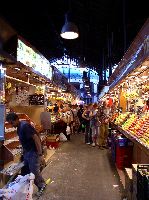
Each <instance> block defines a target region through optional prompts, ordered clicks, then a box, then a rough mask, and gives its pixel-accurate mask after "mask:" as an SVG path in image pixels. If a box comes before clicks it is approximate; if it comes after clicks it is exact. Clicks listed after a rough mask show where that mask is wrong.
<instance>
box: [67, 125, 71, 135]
mask: <svg viewBox="0 0 149 200" xmlns="http://www.w3.org/2000/svg"><path fill="white" fill-rule="evenodd" d="M66 134H67V135H70V126H68V125H67V128H66Z"/></svg>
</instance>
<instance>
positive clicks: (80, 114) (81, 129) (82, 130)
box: [77, 105, 85, 133]
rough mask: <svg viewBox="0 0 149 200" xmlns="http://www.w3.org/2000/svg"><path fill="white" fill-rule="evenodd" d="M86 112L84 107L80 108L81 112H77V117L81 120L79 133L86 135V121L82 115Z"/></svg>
mask: <svg viewBox="0 0 149 200" xmlns="http://www.w3.org/2000/svg"><path fill="white" fill-rule="evenodd" d="M83 112H84V108H83V105H80V106H79V110H78V112H77V116H78V119H79V128H78V133H85V128H84V127H85V125H84V123H83V122H84V119H83V117H82V114H83Z"/></svg>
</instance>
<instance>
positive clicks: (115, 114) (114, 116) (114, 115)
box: [111, 113, 119, 122]
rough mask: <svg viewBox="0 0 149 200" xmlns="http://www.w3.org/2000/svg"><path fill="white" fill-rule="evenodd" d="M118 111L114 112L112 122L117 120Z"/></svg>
mask: <svg viewBox="0 0 149 200" xmlns="http://www.w3.org/2000/svg"><path fill="white" fill-rule="evenodd" d="M118 115H119V114H118V113H114V114H113V115H112V117H111V122H114V121H115V119H116V118H117V117H118Z"/></svg>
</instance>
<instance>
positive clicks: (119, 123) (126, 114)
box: [115, 112, 129, 126]
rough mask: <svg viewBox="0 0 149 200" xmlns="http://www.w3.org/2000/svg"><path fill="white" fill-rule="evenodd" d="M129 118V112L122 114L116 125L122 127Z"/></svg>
mask: <svg viewBox="0 0 149 200" xmlns="http://www.w3.org/2000/svg"><path fill="white" fill-rule="evenodd" d="M128 117H129V112H126V113H121V114H120V115H119V116H118V117H117V118H116V120H115V124H116V125H119V126H121V125H122V124H123V123H124V122H125V121H126V120H127V118H128Z"/></svg>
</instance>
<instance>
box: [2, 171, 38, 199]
mask: <svg viewBox="0 0 149 200" xmlns="http://www.w3.org/2000/svg"><path fill="white" fill-rule="evenodd" d="M34 179H35V176H34V174H32V173H30V174H27V175H25V176H21V175H19V176H18V177H17V178H16V179H15V181H13V182H11V183H10V184H9V185H8V187H7V188H6V189H0V197H2V198H3V200H10V199H11V200H20V199H21V200H32V194H33V182H34Z"/></svg>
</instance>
